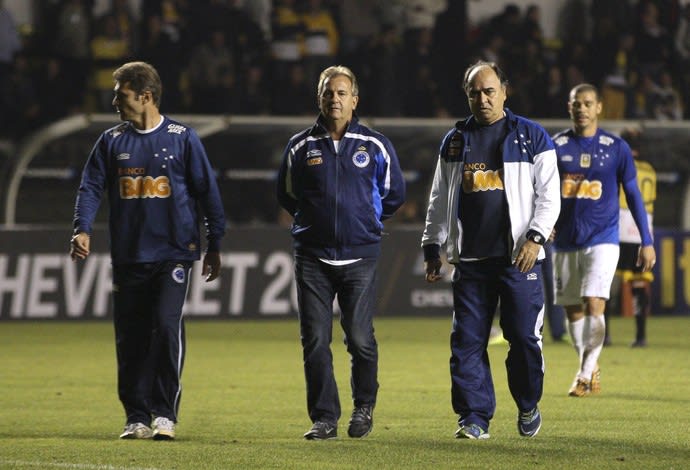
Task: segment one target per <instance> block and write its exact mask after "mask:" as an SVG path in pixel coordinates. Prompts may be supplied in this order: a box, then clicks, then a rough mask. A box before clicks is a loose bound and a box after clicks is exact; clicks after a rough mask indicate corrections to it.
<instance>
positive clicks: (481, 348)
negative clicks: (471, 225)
mask: <svg viewBox="0 0 690 470" xmlns="http://www.w3.org/2000/svg"><path fill="white" fill-rule="evenodd" d="M452 285H453V303H454V309H455V311H454V314H453V329H452V332H451V336H450V347H451V358H450V374H451V379H452V385H451V398H452V404H453V409H454V411H455V412H456V413H457V414H458V415H459V417H460V418H459V421H460V422H462V423H464V424H478V425H479V426H481V427H482V428H483V429H485V430H488V429H489V421H490V420H491V418H492V417H493V415H494V411H495V409H496V395H495V393H494V385H493V381H492V378H491V366H490V364H489V356H488V353H487V349H486V348H487V344H488V342H489V333H490V331H491V324H492V321H493V318H494V313H495V312H496V307H497V306H498V305H499V301H500V325H501V328H502V329H503V336H504V337H505V338H506V339H507V340H508V342H509V344H510V348H509V350H508V357H507V358H506V370H507V373H508V386H509V388H510V393H511V394H512V396H513V399H514V400H515V403H516V404H517V407H518V409H519V410H520V411H527V410H531V409H532V408H534V407H535V406H536V405H537V403H538V402H539V400H540V399H541V395H542V389H543V382H544V358H543V356H542V336H541V330H542V327H543V323H544V320H543V317H544V295H543V290H542V279H541V266H540V265H539V264H537V265H535V266H534V268H532V270H531V271H529V272H527V273H521V272H520V271H519V270H518V269H517V268H515V266H513V265H512V264H511V263H510V260H509V259H507V258H490V259H486V260H481V261H473V262H460V263H458V264H457V265H456V266H455V270H454V271H453V282H452Z"/></svg>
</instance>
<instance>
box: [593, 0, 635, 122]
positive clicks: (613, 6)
mask: <svg viewBox="0 0 690 470" xmlns="http://www.w3.org/2000/svg"><path fill="white" fill-rule="evenodd" d="M589 13H590V15H591V17H592V39H591V41H590V53H589V55H590V58H591V62H590V66H589V67H588V71H589V77H588V79H589V80H590V81H592V82H595V83H601V80H603V79H604V77H605V76H606V75H608V74H610V73H611V67H612V64H614V63H615V61H616V55H617V54H618V51H619V50H620V38H621V36H622V35H624V34H631V33H632V32H633V30H634V23H633V21H634V19H635V16H634V12H633V8H632V6H631V5H630V1H629V0H593V1H592V5H591V6H590V8H589ZM607 107H608V103H607ZM605 109H606V107H605Z"/></svg>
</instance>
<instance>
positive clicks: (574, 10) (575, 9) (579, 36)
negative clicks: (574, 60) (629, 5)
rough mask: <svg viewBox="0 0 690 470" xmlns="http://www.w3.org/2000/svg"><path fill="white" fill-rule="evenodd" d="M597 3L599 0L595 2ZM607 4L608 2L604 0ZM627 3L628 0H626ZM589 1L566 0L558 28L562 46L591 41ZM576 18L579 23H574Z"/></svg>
mask: <svg viewBox="0 0 690 470" xmlns="http://www.w3.org/2000/svg"><path fill="white" fill-rule="evenodd" d="M593 1H595V2H596V1H597V0H593ZM602 1H604V2H606V1H607V0H602ZM624 1H627V0H624ZM588 8H589V4H588V1H587V0H565V2H564V4H563V6H562V7H561V11H560V14H559V15H558V26H557V28H556V31H557V34H558V39H560V43H561V44H570V43H572V42H575V41H589V39H590V37H591V29H592V18H591V14H588V12H589V9H588ZM574 18H576V19H577V21H573V19H574Z"/></svg>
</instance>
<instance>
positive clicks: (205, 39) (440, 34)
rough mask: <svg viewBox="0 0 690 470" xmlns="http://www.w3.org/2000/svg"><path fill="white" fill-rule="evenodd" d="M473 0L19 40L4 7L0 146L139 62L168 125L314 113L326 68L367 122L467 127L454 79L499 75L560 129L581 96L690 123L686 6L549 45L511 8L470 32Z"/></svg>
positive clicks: (597, 15) (581, 19)
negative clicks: (457, 121) (475, 70)
mask: <svg viewBox="0 0 690 470" xmlns="http://www.w3.org/2000/svg"><path fill="white" fill-rule="evenodd" d="M468 1H472V0H451V1H444V0H344V1H336V0H251V1H247V0H194V1H191V0H141V2H140V3H139V5H140V7H139V8H138V9H136V10H135V9H133V8H132V7H131V3H130V2H129V1H128V0H110V2H109V8H108V9H107V11H105V12H104V13H100V14H98V15H96V14H94V4H95V1H94V0H53V1H45V2H36V7H35V9H36V10H37V11H35V18H36V21H35V22H34V23H35V24H33V25H31V27H27V26H26V25H23V27H22V28H19V27H18V25H16V24H15V23H14V21H13V19H12V16H11V15H10V14H9V12H8V10H7V8H6V7H3V6H2V3H3V2H2V0H0V39H1V40H0V105H1V106H2V109H3V113H2V114H1V116H0V132H1V133H2V135H0V137H4V138H9V139H18V138H20V137H21V136H23V135H26V133H27V132H29V131H31V130H34V129H36V128H37V127H38V126H40V125H42V124H45V123H48V122H51V121H54V120H55V119H58V118H60V117H63V116H66V115H69V114H72V113H79V112H111V111H112V106H111V100H112V83H113V82H112V70H113V69H114V68H115V66H116V65H117V64H120V63H122V62H125V61H127V60H132V59H136V60H145V61H148V62H150V63H151V64H153V65H154V66H155V67H156V68H157V69H158V70H159V71H160V74H161V77H162V79H163V82H164V83H166V85H167V86H166V90H165V93H164V97H163V107H162V109H163V110H164V111H165V112H166V113H203V114H215V113H223V114H252V115H313V114H314V113H315V111H316V100H315V97H316V95H315V90H314V89H313V84H314V83H315V82H316V80H317V76H316V74H317V73H318V71H320V70H322V69H323V68H324V67H325V66H328V65H332V64H336V63H342V64H346V65H348V66H349V67H351V68H352V69H353V70H354V71H356V73H357V74H358V77H360V82H361V83H362V89H363V90H366V94H367V95H368V96H367V99H366V100H363V106H362V107H361V109H359V110H358V111H359V113H360V114H361V115H368V116H390V117H448V116H461V115H466V114H467V113H468V109H467V104H466V100H465V99H464V97H463V95H462V93H460V92H459V88H458V84H459V79H460V74H461V71H462V70H464V68H465V67H466V66H467V64H469V63H472V62H473V61H475V60H477V59H484V60H490V61H496V62H498V63H499V64H501V66H502V68H503V69H504V70H506V73H507V75H508V76H510V77H511V78H512V82H511V83H510V87H509V100H508V106H509V107H510V108H511V109H512V110H513V111H515V112H517V113H519V114H522V115H527V116H530V117H534V118H564V117H565V110H566V107H565V103H566V100H567V93H568V90H570V89H571V88H572V86H573V85H574V84H576V83H580V82H582V81H588V82H591V83H593V84H595V85H597V86H599V87H600V89H601V90H602V95H603V99H604V101H605V102H606V103H607V106H606V108H605V109H606V112H605V116H603V118H614V119H669V120H677V119H683V118H688V116H689V115H690V93H681V90H687V89H689V88H690V5H685V6H684V5H682V4H681V2H680V0H568V1H566V2H565V3H564V6H563V7H562V11H561V12H560V17H562V18H563V21H562V22H560V24H559V25H558V28H557V30H558V37H557V38H545V37H544V34H543V28H542V24H541V18H540V7H539V5H538V4H537V3H535V4H532V5H530V6H528V7H526V8H524V9H521V8H520V7H519V6H518V5H516V4H510V3H507V4H506V5H505V6H504V8H503V9H502V10H500V11H497V12H495V14H494V15H493V16H490V17H489V18H486V19H485V20H484V21H482V22H481V23H479V24H470V23H469V21H468V14H467V3H468Z"/></svg>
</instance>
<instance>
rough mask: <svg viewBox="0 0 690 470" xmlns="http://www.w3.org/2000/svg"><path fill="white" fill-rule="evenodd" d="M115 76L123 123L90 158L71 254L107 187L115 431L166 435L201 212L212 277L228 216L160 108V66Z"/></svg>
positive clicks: (180, 128) (185, 140)
mask: <svg viewBox="0 0 690 470" xmlns="http://www.w3.org/2000/svg"><path fill="white" fill-rule="evenodd" d="M113 77H114V79H115V90H114V91H115V98H114V99H113V105H114V106H115V107H116V108H117V111H118V113H119V114H120V119H121V120H122V121H124V122H123V123H122V124H120V125H118V126H115V127H113V128H111V129H108V130H107V131H105V132H104V133H103V134H101V136H100V137H99V138H98V141H97V142H96V145H94V147H93V150H92V151H91V154H90V155H89V158H88V160H87V161H86V165H85V166H84V171H83V173H82V179H81V184H80V186H79V192H78V194H77V200H76V204H75V210H74V236H73V237H72V239H71V242H70V254H71V256H72V259H74V260H78V259H85V258H86V257H87V256H89V253H90V245H91V238H90V237H91V232H92V228H93V222H94V218H95V217H96V212H97V211H98V207H99V205H100V203H101V198H102V196H103V193H107V194H108V205H109V225H110V250H111V257H112V262H113V300H114V311H113V321H114V324H115V343H116V352H117V365H118V376H117V378H118V392H119V397H120V401H121V402H122V405H123V406H124V409H125V414H126V425H125V429H124V431H123V433H122V434H121V435H120V437H121V438H122V439H146V438H151V437H153V439H157V440H171V439H174V438H175V424H176V423H177V412H178V408H179V405H180V396H181V392H182V388H181V385H180V376H181V374H182V365H183V362H184V356H185V335H184V323H183V318H182V306H183V305H184V300H185V296H186V293H187V286H188V284H189V275H190V272H191V268H192V264H193V262H194V261H195V260H198V259H199V258H200V256H201V241H200V236H199V225H200V223H201V221H202V215H203V222H204V223H205V225H206V239H207V246H206V254H205V256H204V261H203V268H202V273H201V274H202V275H203V276H205V278H206V281H212V280H214V279H215V278H216V277H218V273H219V271H220V242H221V239H222V237H223V234H224V232H225V213H224V211H223V205H222V202H221V198H220V192H219V190H218V185H217V183H216V178H215V175H214V172H213V169H212V168H211V164H210V163H209V161H208V157H207V156H206V151H205V150H204V147H203V145H202V144H201V141H200V140H199V137H198V136H197V134H196V132H194V130H193V129H190V128H189V127H187V126H185V125H183V124H180V123H178V122H176V121H173V120H171V119H170V118H168V117H166V116H162V115H161V114H160V112H159V106H160V100H161V94H162V85H161V81H160V77H159V76H158V72H156V70H155V69H154V68H153V67H152V66H151V65H149V64H147V63H145V62H129V63H127V64H124V65H123V66H121V67H120V68H118V69H117V70H116V71H115V72H114V73H113ZM199 207H200V208H201V210H202V213H200V212H199Z"/></svg>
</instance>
